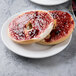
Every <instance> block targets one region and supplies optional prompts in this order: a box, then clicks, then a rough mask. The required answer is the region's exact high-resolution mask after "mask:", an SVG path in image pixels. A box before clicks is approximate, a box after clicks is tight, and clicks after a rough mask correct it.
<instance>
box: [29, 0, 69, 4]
mask: <svg viewBox="0 0 76 76" xmlns="http://www.w3.org/2000/svg"><path fill="white" fill-rule="evenodd" d="M30 1H32V2H34V3H37V4H40V5H58V4H62V3H64V2H67V1H68V0H30Z"/></svg>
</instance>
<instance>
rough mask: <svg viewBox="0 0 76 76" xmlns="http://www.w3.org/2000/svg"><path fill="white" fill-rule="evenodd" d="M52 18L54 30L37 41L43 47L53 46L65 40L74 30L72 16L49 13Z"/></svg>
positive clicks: (63, 13)
mask: <svg viewBox="0 0 76 76" xmlns="http://www.w3.org/2000/svg"><path fill="white" fill-rule="evenodd" d="M49 13H50V14H51V15H52V16H53V18H54V28H53V30H52V31H51V32H50V34H49V35H48V36H47V37H45V38H44V39H42V40H41V41H39V42H38V43H39V44H43V45H55V44H58V43H61V42H63V41H64V40H66V39H67V38H68V37H69V36H70V35H71V34H72V32H73V30H74V20H73V18H72V16H71V15H70V14H69V13H67V12H63V11H57V10H54V11H49Z"/></svg>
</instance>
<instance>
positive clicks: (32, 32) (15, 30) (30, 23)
mask: <svg viewBox="0 0 76 76" xmlns="http://www.w3.org/2000/svg"><path fill="white" fill-rule="evenodd" d="M53 25H54V20H53V17H52V16H51V15H50V14H49V13H48V12H47V11H41V10H37V11H29V12H25V13H23V14H21V15H19V16H17V17H16V18H14V19H13V20H12V21H11V22H10V24H9V27H8V36H9V37H10V38H11V39H12V40H13V41H14V42H16V43H19V44H31V43H34V42H38V41H40V40H42V39H43V38H45V37H46V36H47V35H48V34H49V33H50V32H51V30H52V28H53Z"/></svg>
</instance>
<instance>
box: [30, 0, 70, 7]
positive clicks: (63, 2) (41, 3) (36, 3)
mask: <svg viewBox="0 0 76 76" xmlns="http://www.w3.org/2000/svg"><path fill="white" fill-rule="evenodd" d="M30 1H31V2H33V3H36V4H39V5H44V6H53V5H59V4H63V3H65V2H68V1H69V0H67V1H64V2H61V3H57V4H44V3H39V2H35V1H33V0H30Z"/></svg>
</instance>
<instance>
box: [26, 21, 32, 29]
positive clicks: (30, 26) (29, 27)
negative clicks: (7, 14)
mask: <svg viewBox="0 0 76 76" xmlns="http://www.w3.org/2000/svg"><path fill="white" fill-rule="evenodd" d="M30 29H32V24H31V23H30V22H29V23H28V24H27V30H30Z"/></svg>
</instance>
